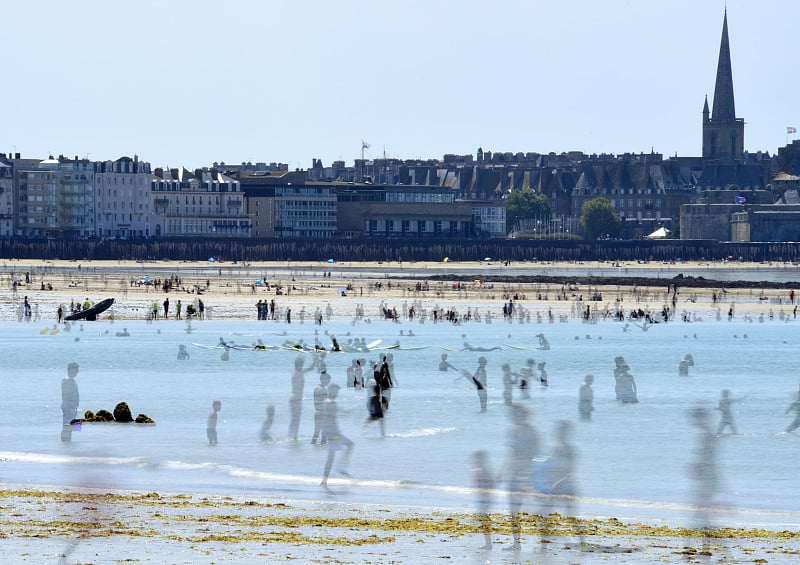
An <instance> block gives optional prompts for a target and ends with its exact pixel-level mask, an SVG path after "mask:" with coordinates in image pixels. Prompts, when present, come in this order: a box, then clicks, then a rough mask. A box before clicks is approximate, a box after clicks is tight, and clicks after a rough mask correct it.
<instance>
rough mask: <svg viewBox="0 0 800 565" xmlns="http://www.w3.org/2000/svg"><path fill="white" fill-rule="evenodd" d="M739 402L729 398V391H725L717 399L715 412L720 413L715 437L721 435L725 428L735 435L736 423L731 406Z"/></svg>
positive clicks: (736, 399) (739, 400) (737, 399)
mask: <svg viewBox="0 0 800 565" xmlns="http://www.w3.org/2000/svg"><path fill="white" fill-rule="evenodd" d="M737 402H741V399H739V398H731V391H729V390H728V389H725V390H723V391H722V396H720V398H719V404H718V405H717V408H716V409H717V410H719V411H720V419H719V424H718V425H717V435H721V434H722V432H723V431H724V430H725V428H730V429H731V433H732V434H734V435H736V421H735V420H734V419H733V405H734V404H735V403H737Z"/></svg>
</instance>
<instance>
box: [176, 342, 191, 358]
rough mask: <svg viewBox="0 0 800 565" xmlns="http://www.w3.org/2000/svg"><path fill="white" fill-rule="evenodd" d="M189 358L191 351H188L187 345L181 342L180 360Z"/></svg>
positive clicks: (179, 348) (179, 349)
mask: <svg viewBox="0 0 800 565" xmlns="http://www.w3.org/2000/svg"><path fill="white" fill-rule="evenodd" d="M188 358H189V352H188V351H186V346H185V345H183V344H180V345H179V346H178V361H186V360H187V359H188Z"/></svg>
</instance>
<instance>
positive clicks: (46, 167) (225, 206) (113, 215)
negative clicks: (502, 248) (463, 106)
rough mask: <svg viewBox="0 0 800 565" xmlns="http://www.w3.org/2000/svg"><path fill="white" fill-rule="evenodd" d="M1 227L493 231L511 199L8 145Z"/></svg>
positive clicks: (97, 233) (140, 233)
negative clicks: (30, 153)
mask: <svg viewBox="0 0 800 565" xmlns="http://www.w3.org/2000/svg"><path fill="white" fill-rule="evenodd" d="M0 230H2V231H0V235H2V236H4V237H10V236H17V237H28V238H58V239H61V238H66V239H78V238H109V239H116V238H120V239H128V238H150V237H240V238H241V237H264V238H271V237H279V238H327V237H334V236H342V237H359V236H376V237H382V236H385V237H392V236H418V237H425V236H433V237H476V236H481V237H493V236H502V235H505V233H506V226H505V206H504V204H503V201H502V199H500V198H496V199H485V198H484V199H481V198H463V194H462V193H461V191H459V190H458V189H456V188H454V187H450V186H439V185H433V186H429V185H425V186H420V185H415V184H406V185H402V184H396V185H374V184H372V183H363V182H326V181H314V180H309V175H308V173H307V172H306V171H295V172H289V171H287V170H282V169H281V168H277V170H275V169H274V168H273V170H253V169H252V168H248V167H236V168H235V169H234V170H232V171H228V170H227V169H226V170H225V171H224V172H223V171H221V170H218V169H217V168H210V169H196V170H194V171H190V170H189V169H186V168H184V167H178V168H170V169H162V168H155V169H153V168H151V166H150V164H149V163H147V162H145V161H140V160H139V159H138V157H137V156H134V157H133V158H129V157H122V158H120V159H117V160H116V161H98V162H92V161H89V160H88V159H81V158H78V157H75V158H74V159H69V158H66V157H64V156H63V155H61V156H59V157H58V158H52V157H50V158H48V159H43V160H42V159H23V158H21V157H20V155H19V154H15V155H9V156H6V155H0Z"/></svg>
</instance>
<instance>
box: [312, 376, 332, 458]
mask: <svg viewBox="0 0 800 565" xmlns="http://www.w3.org/2000/svg"><path fill="white" fill-rule="evenodd" d="M330 383H331V377H330V375H329V374H328V372H327V371H322V372H321V373H320V374H319V384H318V385H317V386H316V387H314V435H313V436H311V443H312V444H315V443H317V438H318V437H319V443H320V445H324V444H325V443H326V441H327V440H326V438H325V435H324V434H323V435H322V437H320V432H321V431H322V406H323V403H324V402H325V400H326V399H327V398H328V385H329V384H330Z"/></svg>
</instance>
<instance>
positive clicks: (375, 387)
mask: <svg viewBox="0 0 800 565" xmlns="http://www.w3.org/2000/svg"><path fill="white" fill-rule="evenodd" d="M376 365H377V363H376ZM377 374H378V372H377V371H374V372H373V376H372V377H371V378H370V379H369V380H368V381H367V384H366V385H365V386H364V388H365V389H366V391H367V413H368V415H367V419H366V420H365V421H364V425H366V424H369V423H370V422H375V421H377V422H378V423H379V424H380V427H381V437H383V436H385V435H386V428H385V424H384V423H383V404H382V403H381V387H380V385H379V384H378V381H377V379H376V376H377Z"/></svg>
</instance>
